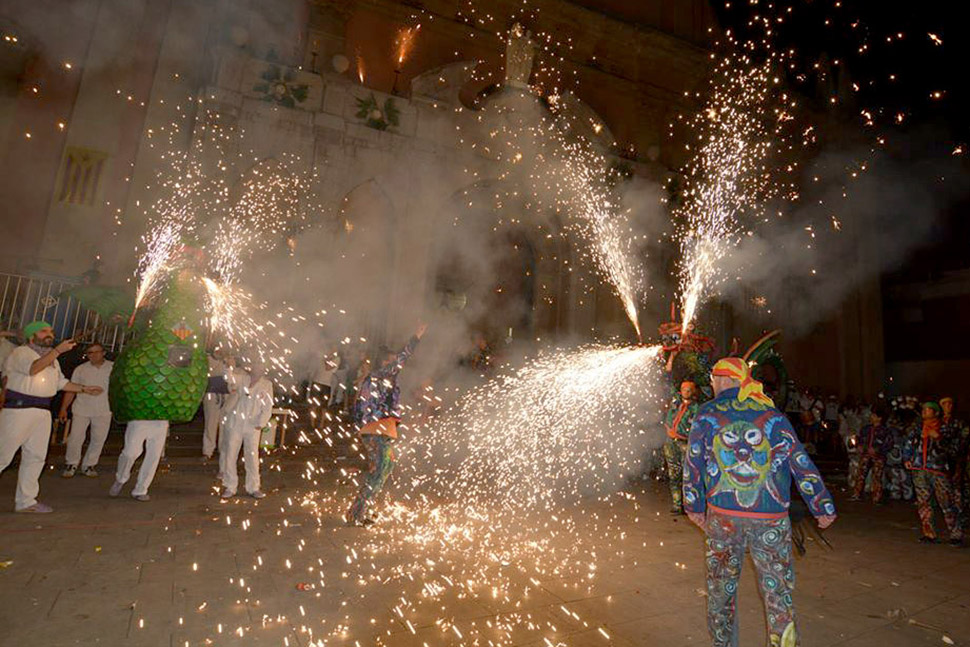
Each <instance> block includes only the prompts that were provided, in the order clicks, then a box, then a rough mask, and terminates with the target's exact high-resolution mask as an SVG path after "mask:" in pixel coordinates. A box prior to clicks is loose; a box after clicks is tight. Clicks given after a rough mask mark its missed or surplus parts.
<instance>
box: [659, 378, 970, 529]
mask: <svg viewBox="0 0 970 647" xmlns="http://www.w3.org/2000/svg"><path fill="white" fill-rule="evenodd" d="M788 386H789V388H788V394H787V398H786V402H785V406H784V413H785V414H786V417H787V419H788V421H789V422H790V424H791V425H792V428H793V430H794V432H795V434H796V435H797V437H798V438H799V440H800V442H801V443H803V446H804V448H805V451H806V453H807V454H808V455H810V456H814V457H822V458H825V459H828V460H830V461H831V460H834V461H836V462H837V464H840V465H844V466H846V467H847V474H846V475H847V482H848V489H849V492H850V500H852V501H859V500H861V499H862V498H863V497H864V496H868V498H869V499H870V500H871V502H872V503H873V504H875V505H882V504H884V503H885V502H887V501H913V500H915V503H916V508H917V512H918V516H919V520H920V528H921V534H920V541H922V542H925V543H936V542H938V541H940V540H939V538H938V536H937V532H936V528H935V526H934V522H933V504H934V503H935V504H936V506H937V507H938V508H939V509H940V510H941V512H942V513H943V520H944V523H945V525H946V527H947V538H948V540H949V541H950V543H952V544H953V545H962V541H963V532H962V529H963V527H965V525H966V524H967V522H968V521H970V425H968V424H967V423H966V422H965V421H964V420H963V419H961V418H960V417H959V416H957V415H956V413H955V401H954V399H953V398H952V397H942V398H939V399H938V400H920V399H919V398H917V397H914V396H900V397H895V398H891V399H887V398H886V397H885V396H884V395H883V394H879V395H878V396H877V398H876V399H875V401H874V402H873V403H868V402H865V401H862V400H858V399H854V398H851V399H848V400H846V401H845V402H840V401H839V399H838V398H837V397H836V396H834V395H828V396H823V395H821V394H820V392H819V391H818V390H815V389H805V390H801V391H799V390H796V389H795V388H794V384H793V383H791V382H789V384H788ZM698 394H699V391H698V389H697V386H696V385H695V384H694V383H693V382H689V381H688V382H684V383H683V384H682V385H681V386H680V392H679V393H678V394H677V395H676V397H675V398H674V399H673V401H672V403H671V405H670V407H669V409H668V410H667V414H666V417H665V424H664V428H665V431H666V434H667V436H668V438H667V440H666V442H665V444H664V447H663V454H664V462H665V468H666V469H665V472H666V474H667V480H668V483H669V486H670V493H671V501H672V512H674V513H681V512H682V507H681V499H682V494H681V487H682V483H683V475H682V466H683V457H684V456H685V455H686V452H687V436H688V433H689V430H690V427H691V423H692V421H693V420H694V418H695V416H696V411H697V408H698V406H699V403H698Z"/></svg>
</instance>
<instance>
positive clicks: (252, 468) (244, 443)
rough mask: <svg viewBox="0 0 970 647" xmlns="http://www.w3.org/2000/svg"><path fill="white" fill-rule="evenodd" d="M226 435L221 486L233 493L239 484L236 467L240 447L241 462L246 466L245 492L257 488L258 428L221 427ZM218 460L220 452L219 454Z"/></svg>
mask: <svg viewBox="0 0 970 647" xmlns="http://www.w3.org/2000/svg"><path fill="white" fill-rule="evenodd" d="M223 433H225V436H226V451H225V457H226V459H225V463H224V464H223V466H222V487H224V488H226V489H227V490H229V491H230V492H233V493H235V492H236V488H237V487H238V486H239V475H238V474H237V472H236V467H237V465H238V463H239V449H240V448H242V452H243V464H244V465H245V466H246V492H257V491H258V490H259V436H260V430H259V429H252V428H246V429H239V428H237V427H234V426H230V427H228V428H227V429H223ZM219 458H220V461H221V459H222V454H220V456H219Z"/></svg>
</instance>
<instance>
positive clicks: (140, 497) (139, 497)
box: [131, 494, 152, 503]
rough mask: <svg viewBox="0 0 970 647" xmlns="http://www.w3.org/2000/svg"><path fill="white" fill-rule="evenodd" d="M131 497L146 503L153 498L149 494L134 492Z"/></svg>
mask: <svg viewBox="0 0 970 647" xmlns="http://www.w3.org/2000/svg"><path fill="white" fill-rule="evenodd" d="M131 498H132V499H134V500H135V501H141V502H142V503H144V502H145V501H151V500H152V498H151V497H150V496H148V495H147V494H132V495H131Z"/></svg>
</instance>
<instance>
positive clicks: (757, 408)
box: [684, 388, 835, 519]
mask: <svg viewBox="0 0 970 647" xmlns="http://www.w3.org/2000/svg"><path fill="white" fill-rule="evenodd" d="M737 396H738V389H736V388H734V389H727V390H725V391H722V392H721V393H720V395H718V396H717V397H716V398H714V399H713V400H711V401H710V402H706V403H704V404H703V405H701V407H700V410H699V411H698V412H697V417H696V418H694V424H693V425H692V426H691V428H690V436H689V437H688V440H687V445H688V447H687V459H686V460H685V461H684V509H685V510H686V511H688V512H698V513H703V512H704V511H705V509H708V508H710V509H711V510H714V511H716V512H719V513H722V514H727V515H733V516H740V517H753V518H759V519H777V518H780V517H784V516H786V515H787V514H788V506H789V504H790V502H791V483H792V477H794V478H795V481H796V483H797V485H798V491H799V492H800V493H801V495H802V498H803V499H804V500H805V503H806V504H807V505H808V508H809V510H810V511H811V513H812V514H813V515H814V516H816V517H818V516H822V515H834V514H835V503H834V502H833V501H832V496H831V495H830V494H829V492H828V490H827V489H826V488H825V483H823V482H822V476H821V475H820V474H819V473H818V469H817V468H816V467H815V464H814V463H812V459H811V458H809V457H808V454H807V453H806V452H805V448H804V447H802V443H801V442H800V441H799V440H798V437H797V436H796V435H795V430H794V429H792V426H791V423H789V422H788V418H786V417H785V415H784V414H783V413H781V412H780V411H778V410H777V409H775V408H774V407H768V406H765V405H763V404H758V403H756V402H753V401H751V400H748V401H745V402H740V401H739V400H738V399H737Z"/></svg>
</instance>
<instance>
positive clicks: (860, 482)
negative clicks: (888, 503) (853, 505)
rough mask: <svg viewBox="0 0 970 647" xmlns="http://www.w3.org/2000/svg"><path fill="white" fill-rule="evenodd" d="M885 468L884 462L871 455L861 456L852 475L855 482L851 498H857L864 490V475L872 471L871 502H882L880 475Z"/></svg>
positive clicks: (882, 459)
mask: <svg viewBox="0 0 970 647" xmlns="http://www.w3.org/2000/svg"><path fill="white" fill-rule="evenodd" d="M885 468H886V460H885V459H884V458H880V457H879V456H873V455H872V454H863V455H862V456H860V457H859V464H858V466H857V467H856V471H855V474H854V475H853V476H854V478H855V481H854V482H853V485H852V496H854V497H856V498H858V497H861V496H862V492H863V491H864V490H865V489H866V475H867V474H868V473H869V470H870V469H871V470H872V490H871V492H870V493H871V494H872V502H873V503H879V502H880V501H882V474H883V471H884V470H885Z"/></svg>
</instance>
